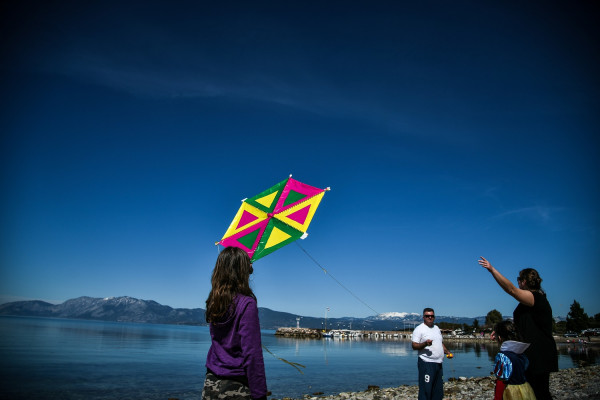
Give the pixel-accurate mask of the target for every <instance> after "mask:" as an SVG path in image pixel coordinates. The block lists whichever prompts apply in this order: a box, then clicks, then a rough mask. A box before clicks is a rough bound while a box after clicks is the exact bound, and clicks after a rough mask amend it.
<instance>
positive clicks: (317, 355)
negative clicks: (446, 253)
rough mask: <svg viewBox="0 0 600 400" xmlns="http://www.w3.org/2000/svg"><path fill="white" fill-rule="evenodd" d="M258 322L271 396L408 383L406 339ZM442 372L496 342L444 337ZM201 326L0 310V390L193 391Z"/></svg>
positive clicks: (109, 395)
mask: <svg viewBox="0 0 600 400" xmlns="http://www.w3.org/2000/svg"><path fill="white" fill-rule="evenodd" d="M273 333H274V331H263V344H264V345H265V346H266V347H267V348H268V349H269V350H270V351H271V352H272V353H274V354H275V356H277V357H281V358H284V359H286V360H289V361H292V362H296V363H300V364H303V365H304V366H305V368H301V369H302V371H303V374H301V373H299V372H298V371H297V370H296V369H294V368H293V367H291V366H289V365H287V364H285V363H283V362H282V361H280V360H278V359H277V358H276V357H274V356H273V355H271V354H269V353H267V352H264V357H265V367H266V372H267V383H268V386H269V390H271V391H272V393H273V394H272V397H274V398H282V397H284V396H291V397H301V396H302V395H303V394H307V393H308V394H310V393H314V392H324V393H325V394H333V393H339V392H342V391H359V390H365V389H366V388H367V386H368V385H378V386H381V387H390V386H398V385H401V384H416V383H417V380H416V375H417V371H416V352H413V350H412V349H411V347H410V342H409V341H408V340H387V341H383V340H380V341H374V340H339V339H334V340H332V339H326V340H304V339H286V338H278V337H275V336H274V335H273ZM446 344H447V347H448V348H449V349H450V350H451V351H452V352H453V353H454V355H455V358H454V359H452V360H445V361H444V378H445V379H447V378H450V377H458V376H484V375H487V374H489V372H490V370H491V366H492V363H493V359H494V356H495V354H496V352H497V351H498V348H497V346H495V345H492V344H489V343H486V344H472V343H457V344H454V343H452V342H446ZM209 347H210V336H209V333H208V328H207V327H193V326H176V325H151V324H132V323H117V322H99V321H82V320H64V319H46V318H18V317H0V388H1V390H0V398H1V399H91V400H93V399H98V400H101V399H102V400H104V399H149V400H152V399H162V400H167V399H168V398H178V399H180V400H184V399H189V400H192V399H200V398H201V392H202V385H203V381H204V373H205V367H204V361H205V358H206V354H207V352H208V348H209ZM559 353H560V357H559V366H560V368H571V367H574V366H577V365H578V363H579V362H580V361H583V362H587V363H597V362H599V357H600V355H599V354H598V352H597V350H596V349H593V348H587V347H583V346H566V345H561V346H559Z"/></svg>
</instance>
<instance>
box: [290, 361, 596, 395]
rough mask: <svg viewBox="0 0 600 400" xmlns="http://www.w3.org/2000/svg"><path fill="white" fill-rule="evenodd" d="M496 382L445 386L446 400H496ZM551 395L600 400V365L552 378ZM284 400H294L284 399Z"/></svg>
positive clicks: (398, 390)
mask: <svg viewBox="0 0 600 400" xmlns="http://www.w3.org/2000/svg"><path fill="white" fill-rule="evenodd" d="M494 385H495V378H493V377H492V376H486V377H480V378H467V377H459V378H457V379H455V380H452V381H451V382H444V399H445V400H491V399H493V398H494ZM418 391H419V388H418V386H416V385H413V386H407V385H404V386H399V387H394V388H379V387H369V388H368V390H365V391H364V392H343V393H339V394H337V395H331V396H322V395H318V394H316V393H315V394H314V395H305V396H304V397H303V398H302V400H350V399H352V400H409V399H411V400H412V399H416V398H417V394H418ZM550 391H551V393H552V396H553V397H554V399H555V400H572V399H599V400H600V365H592V366H586V367H580V368H569V369H563V370H560V371H558V372H555V373H552V374H551V375H550ZM283 400H292V399H289V398H284V399H283Z"/></svg>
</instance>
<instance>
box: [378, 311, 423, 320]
mask: <svg viewBox="0 0 600 400" xmlns="http://www.w3.org/2000/svg"><path fill="white" fill-rule="evenodd" d="M370 318H372V319H374V320H377V321H385V320H410V321H412V320H415V319H420V318H421V315H420V314H418V313H407V312H387V313H381V314H378V315H376V316H374V317H370Z"/></svg>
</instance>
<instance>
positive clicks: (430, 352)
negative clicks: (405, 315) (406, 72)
mask: <svg viewBox="0 0 600 400" xmlns="http://www.w3.org/2000/svg"><path fill="white" fill-rule="evenodd" d="M434 320H435V312H434V311H433V308H425V309H424V310H423V323H422V324H420V325H419V326H417V327H416V328H415V330H414V331H413V334H412V348H413V350H419V358H418V367H419V400H442V398H443V397H444V382H443V380H442V375H443V369H442V361H443V360H444V354H448V353H449V351H448V349H446V346H444V343H442V332H440V328H438V327H437V326H436V325H434V324H433V321H434Z"/></svg>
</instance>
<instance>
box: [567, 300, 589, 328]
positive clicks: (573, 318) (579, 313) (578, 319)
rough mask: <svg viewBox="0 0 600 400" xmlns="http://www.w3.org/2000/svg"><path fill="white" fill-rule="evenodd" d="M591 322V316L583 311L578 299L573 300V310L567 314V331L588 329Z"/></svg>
mask: <svg viewBox="0 0 600 400" xmlns="http://www.w3.org/2000/svg"><path fill="white" fill-rule="evenodd" d="M589 324H590V318H589V317H588V315H587V314H586V313H585V311H583V307H581V305H580V304H579V303H578V302H577V300H573V304H571V310H570V311H569V313H568V314H567V331H573V332H576V333H580V332H581V331H583V330H585V329H587V328H588V326H589Z"/></svg>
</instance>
